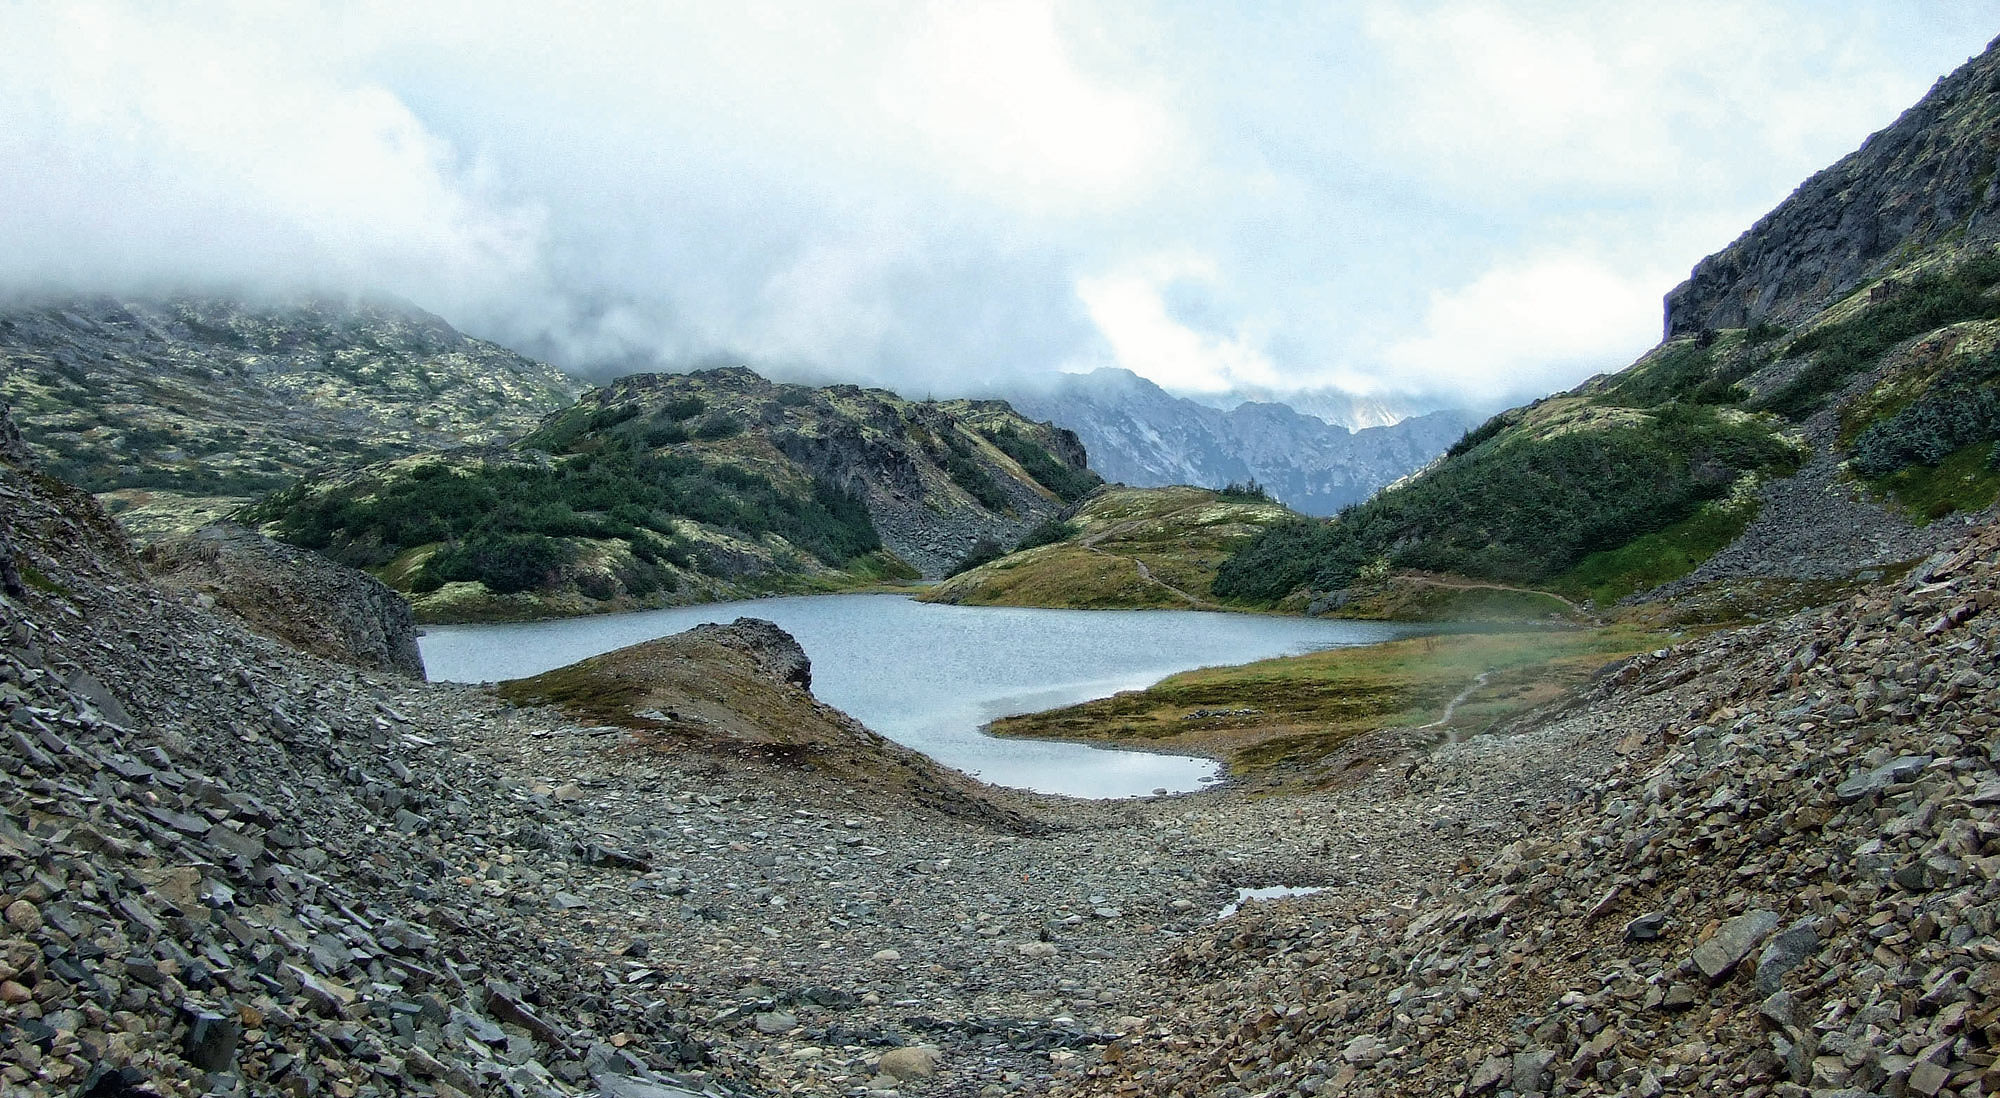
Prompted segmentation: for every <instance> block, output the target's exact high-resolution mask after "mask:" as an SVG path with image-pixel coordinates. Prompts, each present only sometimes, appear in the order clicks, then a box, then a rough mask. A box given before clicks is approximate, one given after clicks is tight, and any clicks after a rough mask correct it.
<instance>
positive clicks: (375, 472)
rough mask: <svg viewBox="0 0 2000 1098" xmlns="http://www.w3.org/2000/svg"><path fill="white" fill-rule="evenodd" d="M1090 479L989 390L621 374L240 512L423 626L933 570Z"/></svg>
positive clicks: (1003, 534)
mask: <svg viewBox="0 0 2000 1098" xmlns="http://www.w3.org/2000/svg"><path fill="white" fill-rule="evenodd" d="M1098 483H1099V480H1098V478H1097V477H1096V475H1095V474H1093V473H1091V472H1090V471H1089V469H1088V468H1087V466H1086V465H1085V458H1084V452H1083V447H1082V446H1081V445H1080V444H1079V443H1078V442H1077V440H1076V437H1075V436H1074V435H1072V434H1070V433H1069V432H1067V431H1064V430H1061V429H1058V428H1054V427H1051V426H1049V425H1048V424H1045V423H1036V422H1033V421H1031V420H1028V419H1025V418H1023V417H1022V416H1020V415H1019V414H1017V413H1016V412H1014V410H1013V409H1011V408H1010V407H1008V406H1007V405H1006V404H1004V403H1002V402H1000V401H965V400H959V401H941V402H940V401H909V400H904V399H902V398H900V397H898V396H896V395H895V394H893V393H889V392H886V391H884V390H879V389H861V388H858V387H856V386H852V385H836V386H830V387H826V388H820V389H813V388H808V387H806V386H803V385H784V384H779V383H776V382H772V381H768V380H766V379H764V378H762V377H760V376H758V375H757V374H755V373H753V372H751V371H749V370H747V369H742V368H739V367H731V368H723V369H715V370H703V371H699V372H697V373H692V374H634V375H631V376H628V377H624V378H620V379H618V380H617V381H614V382H612V383H611V384H609V385H606V386H603V387H602V388H598V389H594V390H592V391H590V392H588V393H585V394H584V395H583V396H582V397H581V398H579V399H578V401H577V402H576V404H575V405H573V406H572V407H570V408H568V409H565V410H564V411H562V412H560V413H556V414H554V415H551V416H549V417H548V418H547V419H545V420H544V421H543V422H542V423H541V424H540V425H539V426H538V427H537V428H536V429H535V430H534V431H533V432H531V433H530V434H528V435H527V436H525V437H524V438H522V439H521V440H519V441H518V442H517V443H515V444H514V445H512V446H510V447H504V448H501V447H488V448H482V449H471V448H460V449H455V450H447V451H439V452H436V453H426V454H422V455H419V456H416V457H410V458H403V459H398V460H395V461H391V462H386V463H381V464H377V465H372V466H368V467H365V468H362V469H359V470H353V471H343V472H336V473H332V474H328V475H325V476H320V477H316V478H311V479H309V480H307V481H305V482H302V483H301V484H299V485H297V486H296V487H294V488H292V489H289V490H287V491H285V492H281V493H278V494H276V495H274V496H272V497H270V498H268V499H266V500H264V501H263V502H261V503H260V504H258V505H257V507H255V508H254V509H252V510H251V511H250V512H248V515H249V517H250V518H251V519H252V520H253V521H256V522H259V523H262V524H264V525H265V528H266V529H267V530H268V532H270V533H271V534H272V535H274V536H276V537H279V538H281V539H283V540H286V541H289V542H291V543H293V544H297V545H302V546H305V547H308V548H311V549H316V550H320V551H323V552H326V553H328V554H329V555H331V556H332V557H334V559H336V560H339V561H341V562H343V563H346V564H349V565H352V566H355V567H361V568H369V569H373V570H375V571H376V573H377V574H378V575H379V576H381V577H382V578H383V579H384V580H385V581H386V582H388V583H389V584H390V585H391V586H393V587H395V588H397V589H398V590H401V591H404V592H407V593H409V594H411V595H413V596H415V597H416V602H417V609H418V612H419V614H421V615H423V616H425V617H427V618H429V619H431V620H450V619H464V618H475V617H486V618H492V617H539V616H547V615H549V614H557V613H584V612H592V611H599V610H610V609H622V608H630V607H634V606H648V605H664V604H671V603H680V602H691V601H702V600H707V599H715V598H727V597H737V596H743V595H749V594H759V593H767V592H771V591H808V590H829V589H835V588H839V587H852V586H855V585H857V584H865V583H871V582H879V581H881V580H882V579H885V578H913V577H915V576H917V575H919V574H922V575H933V576H935V575H941V574H943V572H944V571H945V570H947V569H948V568H950V567H951V566H952V565H953V564H955V563H956V562H957V561H959V560H960V559H962V558H963V557H964V556H965V555H966V554H967V553H968V552H970V551H971V550H972V549H973V547H974V546H976V545H979V544H981V543H983V542H996V543H1004V544H1012V543H1014V542H1015V541H1018V540H1019V539H1020V537H1021V535H1022V534H1023V533H1025V532H1026V531H1027V530H1029V529H1032V528H1033V527H1035V526H1036V525H1038V524H1040V523H1041V522H1043V521H1044V520H1046V519H1048V518H1049V517H1050V516H1052V515H1054V514H1055V513H1056V512H1057V511H1058V510H1060V509H1061V508H1063V507H1065V506H1067V505H1068V504H1069V503H1070V502H1073V501H1075V500H1077V499H1081V498H1082V497H1083V496H1084V495H1085V494H1087V493H1088V492H1089V491H1090V490H1092V489H1093V488H1095V487H1096V486H1097V485H1098Z"/></svg>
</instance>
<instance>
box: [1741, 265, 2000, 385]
mask: <svg viewBox="0 0 2000 1098" xmlns="http://www.w3.org/2000/svg"><path fill="white" fill-rule="evenodd" d="M1996 282H2000V256H1984V257H1981V258H1978V259H1974V260H1970V261H1967V262H1965V263H1962V264H1960V265H1959V266H1957V267H1955V268H1953V269H1952V270H1950V271H1948V272H1942V273H1941V272H1936V271H1926V272H1924V273H1923V274H1920V275H1918V276H1917V277H1916V278H1914V279H1911V280H1910V282H1909V283H1908V284H1907V285H1904V286H1901V287H1896V286H1888V285H1885V287H1884V289H1886V291H1887V293H1886V296H1885V297H1884V298H1883V299H1882V300H1880V301H1875V302H1871V303H1870V304H1869V305H1868V307H1867V308H1866V309H1864V310H1863V311H1862V312H1861V313H1860V314H1858V315H1856V316H1853V317H1850V318H1848V319H1846V320H1843V321H1841V322H1839V323H1837V324H1829V325H1826V326H1825V327H1822V328H1817V329H1815V330H1813V331H1811V332H1807V333H1806V334H1805V335H1802V336H1800V337H1798V338H1797V339H1795V340H1793V341H1792V343H1791V346H1790V347H1789V348H1787V349H1786V354H1788V355H1800V354H1811V355H1812V356H1813V359H1812V362H1811V363H1810V364H1808V365H1807V366H1806V368H1805V369H1803V370H1801V371H1799V373H1798V375H1797V376H1795V377H1793V378H1792V380H1791V381H1789V382H1787V383H1786V384H1785V385H1783V386H1782V387H1780V388H1779V389H1778V390H1777V391H1775V392H1773V393H1772V394H1771V395H1770V396H1769V397H1767V398H1766V399H1764V400H1763V401H1762V402H1761V406H1762V407H1764V408H1766V409H1768V410H1770V411H1774V412H1778V413H1780V414H1781V415H1786V416H1790V417H1792V418H1794V419H1800V418H1804V417H1805V416H1807V415H1810V414H1811V413H1812V412H1814V411H1816V410H1818V408H1819V407H1820V406H1821V405H1823V404H1824V403H1825V402H1826V400H1827V398H1828V397H1830V396H1832V395H1833V394H1834V393H1836V392H1839V391H1840V390H1841V389H1842V388H1844V387H1846V385H1847V383H1848V382H1849V381H1851V380H1853V378H1854V377H1855V375H1857V374H1859V373H1861V372H1862V371H1863V370H1864V369H1867V368H1869V367H1871V366H1873V365H1874V364H1875V363H1876V362H1877V361H1878V360H1879V359H1880V358H1881V357H1882V356H1883V355H1884V354H1886V353H1887V352H1888V351H1889V349H1890V348H1892V347H1894V346H1895V345H1896V344H1898V343H1901V342H1902V341H1904V340H1906V339H1908V338H1910V337H1911V336H1915V335H1921V334H1923V333H1925V332H1929V331H1933V330H1935V329H1938V328H1942V327H1944V326H1945V325H1947V324H1956V323H1958V322H1960V321H1964V320H1980V319H1988V318H1993V317H2000V298H1996V297H1995V296H1994V295H1992V294H1990V293H1988V292H1987V291H1988V290H1989V289H1991V288H1992V287H1993V285H1994V284H1995V283H1996Z"/></svg>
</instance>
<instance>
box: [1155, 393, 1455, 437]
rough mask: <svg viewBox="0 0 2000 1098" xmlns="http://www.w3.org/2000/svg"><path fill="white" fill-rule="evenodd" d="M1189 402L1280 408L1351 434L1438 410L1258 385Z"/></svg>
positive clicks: (1220, 406)
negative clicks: (1274, 405)
mask: <svg viewBox="0 0 2000 1098" xmlns="http://www.w3.org/2000/svg"><path fill="white" fill-rule="evenodd" d="M1188 399H1190V400H1193V401H1195V402H1196V403H1199V404H1206V405H1208V406H1209V407H1211V408H1215V409H1218V410H1220V411H1224V412H1227V411H1230V410H1232V409H1235V408H1236V407H1238V406H1239V405H1243V404H1283V405H1285V406H1286V407H1288V408H1290V409H1292V410H1293V411H1295V412H1303V413H1305V414H1306V415H1309V416H1312V417H1313V418H1314V419H1322V420H1325V421H1326V422H1328V423H1331V424H1333V425H1334V426H1335V427H1345V428H1347V429H1348V430H1350V431H1360V430H1364V429H1366V428H1369V427H1392V426H1394V425H1396V424H1398V423H1401V422H1403V421H1404V420H1406V419H1409V418H1410V417H1411V416H1420V415H1424V414H1425V413H1428V412H1435V411H1439V410H1440V409H1439V408H1438V407H1437V406H1436V405H1435V404H1424V403H1421V402H1419V401H1415V400H1411V399H1409V398H1406V397H1377V396H1359V395H1357V394H1354V393H1350V392H1346V391H1344V390H1341V389H1329V388H1320V389H1273V388H1271V387H1269V386H1261V385H1239V386H1237V387H1236V388H1234V389H1230V390H1228V391H1227V392H1222V393H1214V394H1193V395H1190V396H1189V398H1188Z"/></svg>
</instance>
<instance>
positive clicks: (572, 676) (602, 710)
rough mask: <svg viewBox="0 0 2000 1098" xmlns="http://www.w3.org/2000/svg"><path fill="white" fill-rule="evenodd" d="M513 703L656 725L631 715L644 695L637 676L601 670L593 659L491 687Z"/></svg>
mask: <svg viewBox="0 0 2000 1098" xmlns="http://www.w3.org/2000/svg"><path fill="white" fill-rule="evenodd" d="M494 690H495V692H496V693H498V694H499V695H500V696H501V697H503V698H505V699H507V700H508V701H510V702H513V703H514V704H515V705H552V706H556V707H558V708H561V709H565V710H567V711H569V712H570V713H572V714H574V715H576V716H577V717H579V718H582V719H584V720H589V721H593V722H595V723H597V724H604V725H616V726H621V727H638V726H657V724H658V722H656V721H647V720H645V719H644V718H641V717H637V716H634V715H633V712H632V710H633V709H634V708H635V707H637V706H638V705H639V703H640V702H642V701H643V700H644V699H645V696H646V688H645V686H644V685H642V684H641V683H640V681H639V680H637V679H634V678H627V677H624V676H620V675H607V674H601V673H599V671H598V668H597V666H596V664H595V662H594V661H592V660H584V661H583V662H582V663H573V664H570V665H569V666H567V667H558V668H556V669H555V670H554V671H547V672H544V673H542V674H540V675H535V676H533V677H532V678H526V679H511V680H509V681H507V682H503V683H501V684H499V685H498V686H496V687H495V688H494Z"/></svg>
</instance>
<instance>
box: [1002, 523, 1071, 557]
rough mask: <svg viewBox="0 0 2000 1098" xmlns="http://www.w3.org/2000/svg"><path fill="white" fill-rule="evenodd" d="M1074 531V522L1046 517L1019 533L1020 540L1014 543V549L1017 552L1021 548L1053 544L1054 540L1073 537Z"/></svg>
mask: <svg viewBox="0 0 2000 1098" xmlns="http://www.w3.org/2000/svg"><path fill="white" fill-rule="evenodd" d="M1076 533H1077V525H1076V523H1073V522H1064V521H1063V520H1062V519H1057V518H1052V519H1046V520H1044V521H1042V522H1040V523H1038V524H1037V525H1036V526H1035V528H1034V529H1032V530H1030V531H1028V532H1027V533H1025V534H1023V535H1021V540H1020V541H1018V542H1016V543H1015V544H1014V551H1015V552H1016V553H1018V552H1020V551H1022V550H1023V549H1037V548H1040V547H1041V546H1044V545H1054V544H1055V543H1056V542H1059V541H1066V540H1068V539H1070V538H1072V537H1075V536H1076Z"/></svg>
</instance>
